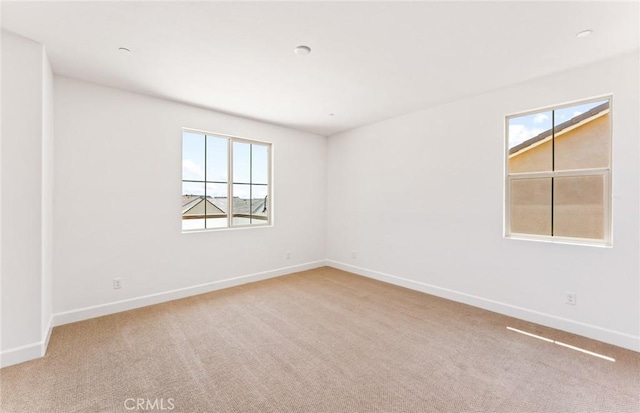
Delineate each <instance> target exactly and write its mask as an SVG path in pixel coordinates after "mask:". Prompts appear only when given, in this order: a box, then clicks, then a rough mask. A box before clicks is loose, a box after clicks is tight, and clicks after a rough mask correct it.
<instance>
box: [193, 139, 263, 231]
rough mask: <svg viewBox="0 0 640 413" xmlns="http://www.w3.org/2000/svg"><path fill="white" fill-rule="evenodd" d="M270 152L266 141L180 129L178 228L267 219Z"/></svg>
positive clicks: (216, 225)
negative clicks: (180, 180) (180, 157)
mask: <svg viewBox="0 0 640 413" xmlns="http://www.w3.org/2000/svg"><path fill="white" fill-rule="evenodd" d="M269 156H270V146H269V145H268V144H264V143H259V142H253V141H247V140H240V139H235V138H229V137H225V136H219V135H207V134H204V133H197V132H190V131H184V132H183V135H182V210H181V214H182V229H183V230H194V229H211V228H225V227H232V226H244V225H264V224H268V223H269V213H270V207H269V205H270V200H269V164H270V159H269ZM230 173H231V180H230V179H229V174H230ZM229 199H232V200H233V201H232V202H231V203H230V202H229ZM230 216H231V218H232V219H231V220H230V219H229V217H230Z"/></svg>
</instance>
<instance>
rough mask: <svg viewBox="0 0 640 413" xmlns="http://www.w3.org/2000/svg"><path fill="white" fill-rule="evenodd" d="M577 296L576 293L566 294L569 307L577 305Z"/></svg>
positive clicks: (568, 292)
mask: <svg viewBox="0 0 640 413" xmlns="http://www.w3.org/2000/svg"><path fill="white" fill-rule="evenodd" d="M576 300H577V295H576V293H572V292H570V291H567V292H566V301H565V303H567V304H569V305H576Z"/></svg>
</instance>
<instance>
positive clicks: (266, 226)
mask: <svg viewBox="0 0 640 413" xmlns="http://www.w3.org/2000/svg"><path fill="white" fill-rule="evenodd" d="M259 228H273V224H265V225H244V226H241V227H230V228H226V227H225V228H207V229H188V230H183V231H182V233H183V234H199V233H202V232H226V231H238V230H246V229H259Z"/></svg>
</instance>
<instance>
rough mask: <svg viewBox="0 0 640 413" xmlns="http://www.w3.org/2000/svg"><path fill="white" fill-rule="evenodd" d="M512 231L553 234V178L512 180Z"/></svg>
mask: <svg viewBox="0 0 640 413" xmlns="http://www.w3.org/2000/svg"><path fill="white" fill-rule="evenodd" d="M510 196H511V210H510V218H511V232H512V233H518V234H536V235H551V178H537V179H513V180H511V190H510Z"/></svg>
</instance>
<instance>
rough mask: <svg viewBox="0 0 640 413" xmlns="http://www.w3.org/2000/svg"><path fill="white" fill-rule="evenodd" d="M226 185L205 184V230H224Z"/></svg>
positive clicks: (225, 221)
mask: <svg viewBox="0 0 640 413" xmlns="http://www.w3.org/2000/svg"><path fill="white" fill-rule="evenodd" d="M227 202H228V196H227V185H226V184H207V202H206V203H205V210H206V215H207V228H224V227H226V226H227V207H228V205H227Z"/></svg>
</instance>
